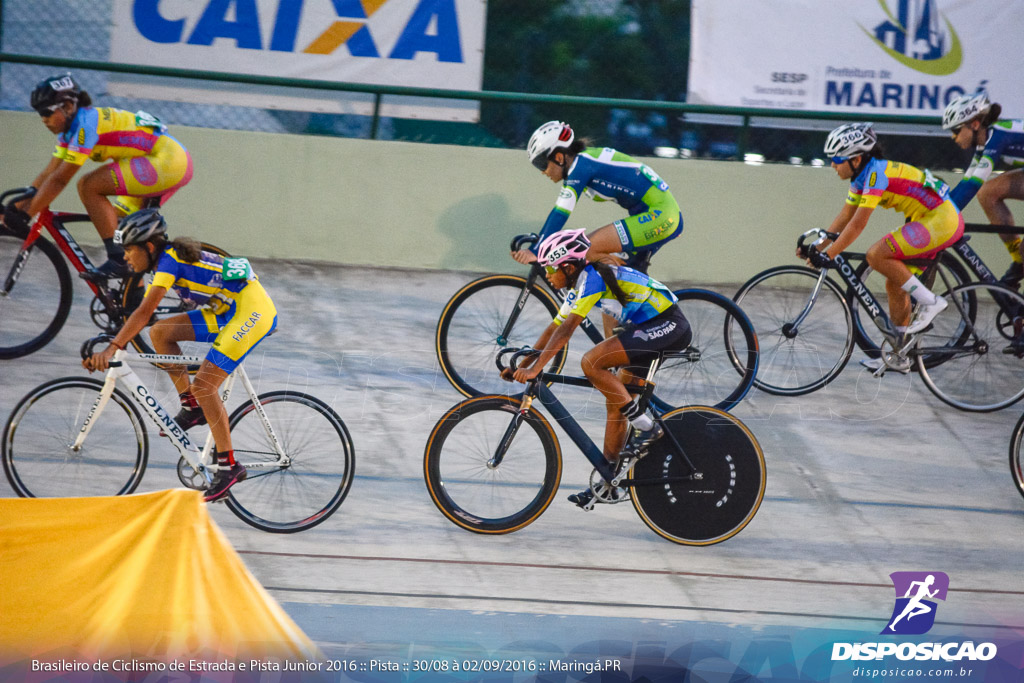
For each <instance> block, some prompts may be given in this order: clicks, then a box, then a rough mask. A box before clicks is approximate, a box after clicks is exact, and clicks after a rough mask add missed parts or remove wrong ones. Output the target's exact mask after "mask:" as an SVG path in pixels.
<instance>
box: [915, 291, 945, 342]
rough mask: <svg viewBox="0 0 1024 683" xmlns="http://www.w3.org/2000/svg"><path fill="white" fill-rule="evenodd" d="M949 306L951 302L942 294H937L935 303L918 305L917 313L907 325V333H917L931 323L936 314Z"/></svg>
mask: <svg viewBox="0 0 1024 683" xmlns="http://www.w3.org/2000/svg"><path fill="white" fill-rule="evenodd" d="M947 306H949V302H947V301H946V300H945V299H943V298H942V297H941V296H936V297H935V303H933V304H921V305H920V306H918V307H917V315H915V316H914V319H913V320H912V321H911V322H910V325H909V326H908V327H907V334H917V333H918V332H920V331H921V330H923V329H925V328H926V327H928V326H929V325H931V324H932V321H933V320H935V316H937V315H938V314H939V313H942V312H943V311H944V310H946V307H947Z"/></svg>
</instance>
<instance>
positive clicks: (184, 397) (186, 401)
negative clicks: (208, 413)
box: [178, 389, 199, 410]
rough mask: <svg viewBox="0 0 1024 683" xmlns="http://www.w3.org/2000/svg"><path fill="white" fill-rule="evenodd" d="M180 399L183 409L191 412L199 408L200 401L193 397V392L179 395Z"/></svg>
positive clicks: (189, 391)
mask: <svg viewBox="0 0 1024 683" xmlns="http://www.w3.org/2000/svg"><path fill="white" fill-rule="evenodd" d="M178 399H179V400H180V401H181V407H182V408H188V409H189V410H195V409H197V408H198V407H199V401H197V400H196V397H195V396H193V395H192V390H191V389H189V390H188V391H185V392H183V393H180V394H178Z"/></svg>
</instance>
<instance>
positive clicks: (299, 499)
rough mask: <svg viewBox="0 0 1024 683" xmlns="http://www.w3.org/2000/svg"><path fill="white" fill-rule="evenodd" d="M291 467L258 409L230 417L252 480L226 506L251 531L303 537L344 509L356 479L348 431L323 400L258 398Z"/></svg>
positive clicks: (290, 394) (274, 394)
mask: <svg viewBox="0 0 1024 683" xmlns="http://www.w3.org/2000/svg"><path fill="white" fill-rule="evenodd" d="M259 403H260V407H261V408H262V410H263V412H264V413H265V414H266V415H267V418H268V420H269V421H270V424H271V426H272V428H273V432H274V437H276V439H277V441H278V443H280V445H281V447H282V449H283V450H284V452H285V455H286V456H287V458H288V461H287V463H284V464H282V463H281V462H280V460H279V457H278V453H277V449H276V448H275V445H274V440H273V439H272V438H271V436H270V435H269V434H268V433H267V429H266V427H265V425H264V423H263V420H262V419H261V418H260V414H259V411H257V410H256V406H255V405H254V404H253V402H252V401H249V402H247V403H245V404H243V405H241V406H239V407H238V409H237V410H235V412H233V413H232V414H231V419H230V425H231V443H232V446H233V447H234V451H235V457H236V458H237V460H238V462H240V463H241V464H242V465H244V466H245V468H246V470H247V471H248V476H247V477H246V479H245V481H242V482H240V483H238V484H235V485H234V486H232V487H231V489H230V490H229V491H228V497H227V505H228V508H230V510H231V511H232V512H234V513H235V514H236V515H238V517H239V518H240V519H241V520H242V521H244V522H245V523H246V524H249V525H251V526H254V527H256V528H257V529H262V530H263V531H270V532H275V533H294V532H296V531H304V530H306V529H310V528H312V527H314V526H316V525H317V524H320V523H321V522H323V521H324V520H326V519H327V518H328V517H330V516H331V515H332V514H334V512H335V511H336V510H337V509H338V508H339V507H340V506H341V504H342V502H344V500H345V496H347V495H348V490H349V488H350V487H351V486H352V477H353V475H354V474H355V465H356V461H355V449H354V447H353V446H352V438H351V437H350V436H349V433H348V429H346V427H345V423H344V422H342V420H341V418H340V417H338V414H337V413H335V412H334V410H333V409H332V408H331V407H330V406H328V405H327V404H326V403H324V402H323V401H321V400H320V399H318V398H316V397H313V396H309V395H306V394H302V393H299V392H297V391H271V392H269V393H266V394H261V395H260V396H259Z"/></svg>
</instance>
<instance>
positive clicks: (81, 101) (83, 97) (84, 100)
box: [78, 90, 92, 107]
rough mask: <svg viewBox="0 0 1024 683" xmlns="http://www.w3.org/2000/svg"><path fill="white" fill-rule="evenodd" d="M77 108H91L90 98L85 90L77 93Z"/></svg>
mask: <svg viewBox="0 0 1024 683" xmlns="http://www.w3.org/2000/svg"><path fill="white" fill-rule="evenodd" d="M78 106H79V107H91V106H92V96H91V95H90V94H89V93H88V92H86V91H85V90H83V91H82V92H80V93H78Z"/></svg>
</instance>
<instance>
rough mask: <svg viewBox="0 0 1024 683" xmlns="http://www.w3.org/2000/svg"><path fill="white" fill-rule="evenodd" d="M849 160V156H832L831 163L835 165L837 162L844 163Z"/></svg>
mask: <svg viewBox="0 0 1024 683" xmlns="http://www.w3.org/2000/svg"><path fill="white" fill-rule="evenodd" d="M849 160H850V157H832V163H833V164H835V165H837V166H838V165H839V164H842V163H846V162H847V161H849Z"/></svg>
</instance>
